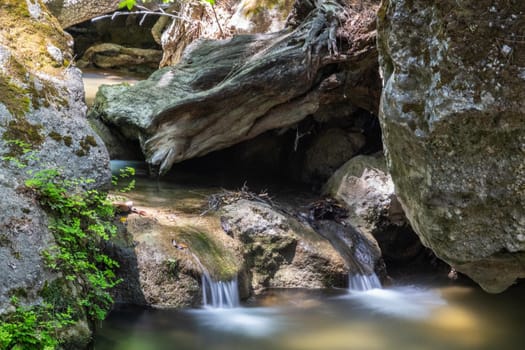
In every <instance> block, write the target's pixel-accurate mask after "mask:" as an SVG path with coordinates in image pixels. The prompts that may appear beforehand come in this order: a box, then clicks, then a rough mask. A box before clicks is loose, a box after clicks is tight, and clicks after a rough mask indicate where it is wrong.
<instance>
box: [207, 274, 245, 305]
mask: <svg viewBox="0 0 525 350" xmlns="http://www.w3.org/2000/svg"><path fill="white" fill-rule="evenodd" d="M202 302H203V304H204V306H205V307H211V308H220V309H231V308H234V307H238V306H239V286H238V283H237V277H235V278H234V279H232V280H231V281H215V280H213V279H212V278H211V276H210V275H209V274H208V272H207V271H206V270H203V274H202Z"/></svg>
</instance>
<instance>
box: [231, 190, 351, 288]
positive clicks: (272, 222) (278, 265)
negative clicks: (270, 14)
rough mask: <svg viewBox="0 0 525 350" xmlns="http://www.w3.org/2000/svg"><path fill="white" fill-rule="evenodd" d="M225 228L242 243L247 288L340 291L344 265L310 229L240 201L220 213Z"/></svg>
mask: <svg viewBox="0 0 525 350" xmlns="http://www.w3.org/2000/svg"><path fill="white" fill-rule="evenodd" d="M221 221H222V222H223V228H225V229H226V230H227V233H228V234H229V235H231V236H233V237H234V238H235V239H237V240H239V241H240V242H242V245H243V251H244V258H245V261H246V270H247V274H248V278H249V279H250V280H251V288H252V290H254V291H255V292H259V291H261V290H262V289H264V288H279V287H290V288H326V287H333V286H340V287H342V286H344V280H345V278H346V274H347V272H348V269H347V267H345V262H344V260H343V259H342V258H341V256H340V255H339V253H338V252H337V251H336V250H335V249H334V248H333V247H332V246H331V244H330V243H329V242H328V241H327V240H326V239H324V238H323V237H321V236H319V235H318V234H317V233H316V232H315V231H314V230H313V229H312V228H311V227H309V225H307V224H305V223H301V222H299V221H298V220H297V219H295V218H294V217H292V216H290V215H287V214H285V213H283V212H280V211H278V210H276V209H275V208H272V207H271V206H270V205H268V204H266V203H261V202H255V201H249V200H245V199H241V200H238V201H236V202H234V203H232V204H229V205H226V206H224V207H223V208H222V209H221Z"/></svg>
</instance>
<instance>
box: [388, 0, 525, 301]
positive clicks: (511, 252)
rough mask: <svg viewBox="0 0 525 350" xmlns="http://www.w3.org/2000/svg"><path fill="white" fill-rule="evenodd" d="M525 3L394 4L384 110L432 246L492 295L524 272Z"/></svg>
mask: <svg viewBox="0 0 525 350" xmlns="http://www.w3.org/2000/svg"><path fill="white" fill-rule="evenodd" d="M524 11H525V2H523V1H518V0H513V1H492V0H462V1H456V0H439V1H438V0H433V1H428V0H425V1H422V0H410V1H408V0H407V1H405V0H387V1H384V2H383V5H382V7H381V9H380V11H379V28H378V36H379V37H378V44H379V52H380V65H381V69H382V74H383V84H384V90H383V94H382V100H381V108H380V117H381V122H382V128H383V137H384V143H385V147H386V151H387V152H386V154H387V159H388V164H389V168H390V172H391V174H392V178H393V180H394V183H395V186H396V192H397V194H398V196H399V199H400V201H401V203H402V205H403V208H404V209H405V213H406V215H407V217H408V219H409V220H410V222H411V224H412V226H413V227H414V229H415V230H416V232H417V233H418V234H419V235H420V237H421V240H422V242H423V244H425V245H426V246H428V247H430V248H431V249H432V250H433V251H434V252H435V253H436V254H437V255H438V256H439V257H440V258H442V259H443V260H445V261H446V262H448V263H449V264H451V265H452V266H453V267H454V268H456V269H457V270H458V271H461V272H463V273H465V274H467V275H468V276H470V277H471V278H472V279H474V280H475V281H476V282H478V283H479V284H480V285H481V286H482V287H483V288H484V289H485V290H487V291H489V292H501V291H503V290H505V289H506V288H508V287H509V286H510V285H512V284H513V283H514V281H515V280H516V279H517V278H520V277H525V211H524V208H525V167H524V164H525V147H524V145H525V46H524V45H523V44H522V41H523V28H524V27H525V18H524V16H523V13H524Z"/></svg>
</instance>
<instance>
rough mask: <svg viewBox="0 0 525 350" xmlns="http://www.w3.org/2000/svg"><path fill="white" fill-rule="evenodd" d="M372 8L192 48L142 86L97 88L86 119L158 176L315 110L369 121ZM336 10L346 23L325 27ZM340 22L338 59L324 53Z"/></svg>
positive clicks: (315, 13)
mask: <svg viewBox="0 0 525 350" xmlns="http://www.w3.org/2000/svg"><path fill="white" fill-rule="evenodd" d="M375 8H376V7H375V5H370V7H367V8H365V10H363V12H361V13H358V12H356V11H354V9H353V8H351V7H346V8H345V7H344V5H342V4H340V3H337V2H334V1H326V2H324V1H321V2H319V7H318V8H315V9H313V10H312V16H310V17H308V20H306V21H305V22H304V23H302V24H301V25H299V26H298V27H297V28H296V29H294V30H291V29H290V30H285V31H281V32H278V33H273V34H265V35H241V36H237V37H234V38H232V39H228V40H223V41H211V40H204V41H200V42H197V43H194V44H192V45H190V47H188V50H187V51H186V53H185V55H184V57H183V59H182V61H181V62H180V63H179V64H178V65H177V66H173V67H166V68H163V69H160V70H158V71H157V72H155V73H154V74H152V75H151V76H150V78H149V79H148V80H145V81H143V82H140V83H138V84H136V85H134V86H132V87H126V86H112V87H108V86H105V87H102V88H101V89H100V91H99V94H98V96H97V99H96V101H95V104H94V107H93V111H92V113H90V116H91V117H92V118H98V119H101V120H103V121H104V122H105V123H107V124H108V125H110V127H111V128H115V129H118V131H119V133H120V134H122V135H124V136H125V137H127V138H128V139H130V140H139V141H140V143H141V147H142V150H143V153H144V156H145V158H146V161H147V162H148V163H150V164H151V165H152V166H154V167H157V168H159V170H160V173H165V172H167V171H168V170H169V169H170V167H171V166H172V165H173V164H174V163H177V162H180V161H183V160H185V159H189V158H193V157H198V156H202V155H204V154H207V153H209V152H211V151H214V150H218V149H222V148H225V147H228V146H231V145H233V144H236V143H239V142H241V141H244V140H248V139H251V138H253V137H255V136H257V135H259V134H261V133H263V132H265V131H267V130H271V129H279V128H284V127H289V126H291V125H294V124H295V123H297V122H298V121H300V120H302V119H304V118H305V117H306V116H308V115H311V114H313V113H315V112H316V111H317V110H318V109H319V108H320V106H325V105H329V104H337V103H339V104H341V103H344V104H346V105H348V106H349V107H350V108H351V106H352V105H355V106H358V107H361V108H363V109H365V110H369V111H375V110H376V108H377V105H376V103H375V101H377V95H378V91H379V86H375V85H374V84H375V82H376V81H377V79H375V77H376V74H377V71H376V50H375V46H374V44H375V31H374V25H375V17H374V10H375ZM344 9H346V10H347V12H348V13H351V14H352V15H351V16H348V17H346V18H340V19H335V18H332V17H331V14H332V13H334V11H336V10H337V11H338V12H337V13H341V14H343V13H345V12H344V11H343V10H344ZM339 21H341V30H343V29H344V33H345V36H344V37H341V38H340V40H341V45H340V46H341V49H337V48H334V46H333V45H332V46H331V49H330V50H328V49H327V48H326V47H327V42H329V41H330V40H332V41H330V42H332V43H334V44H335V43H336V41H334V40H336V39H337V38H336V37H335V33H336V32H335V29H336V27H337V26H338V23H339ZM330 32H331V33H332V34H330V35H332V39H330V40H328V38H329V33H330ZM341 32H342V31H341ZM347 42H352V45H351V46H347ZM334 50H339V53H340V54H336V53H335V51H334ZM329 51H332V52H331V53H330V52H329ZM339 67H340V68H339ZM364 81H367V87H366V88H365V87H364V86H363V85H362V82H364ZM370 82H372V83H371V84H370ZM376 88H377V89H376Z"/></svg>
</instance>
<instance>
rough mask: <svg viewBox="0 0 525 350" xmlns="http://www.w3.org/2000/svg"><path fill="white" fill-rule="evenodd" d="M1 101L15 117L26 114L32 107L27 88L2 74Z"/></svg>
mask: <svg viewBox="0 0 525 350" xmlns="http://www.w3.org/2000/svg"><path fill="white" fill-rule="evenodd" d="M0 103H2V104H3V105H4V106H5V107H6V108H7V110H8V111H9V113H11V114H12V115H13V116H15V117H17V118H18V117H22V116H24V115H25V114H26V113H27V112H28V111H29V109H30V107H31V100H30V98H29V96H28V93H27V91H26V90H25V89H23V88H21V87H19V86H17V85H15V84H13V83H11V82H10V81H9V78H7V77H5V76H2V75H0Z"/></svg>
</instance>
